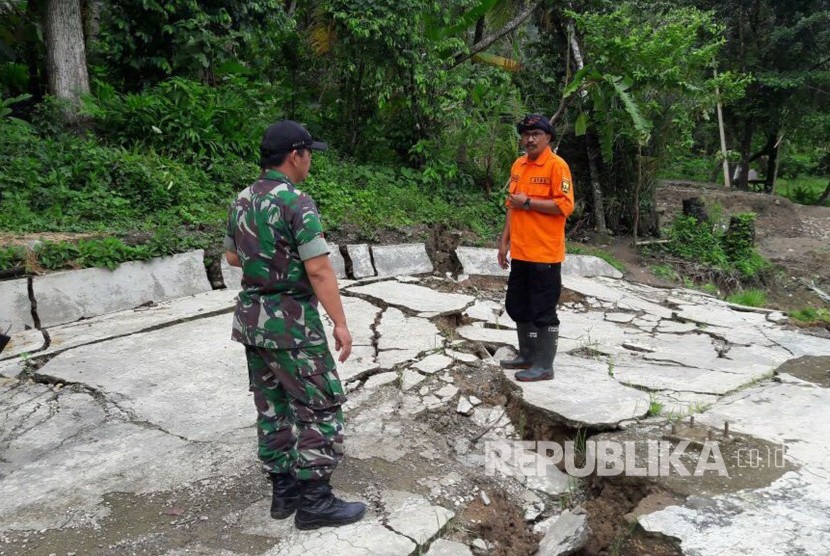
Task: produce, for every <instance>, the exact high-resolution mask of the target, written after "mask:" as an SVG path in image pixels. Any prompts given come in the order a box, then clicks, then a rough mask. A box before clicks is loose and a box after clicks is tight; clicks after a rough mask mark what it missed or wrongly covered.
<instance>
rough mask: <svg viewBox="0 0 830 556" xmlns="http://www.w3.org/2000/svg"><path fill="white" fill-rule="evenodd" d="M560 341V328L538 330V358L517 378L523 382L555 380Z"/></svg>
mask: <svg viewBox="0 0 830 556" xmlns="http://www.w3.org/2000/svg"><path fill="white" fill-rule="evenodd" d="M558 341H559V327H558V326H542V327H541V328H539V329H537V337H536V356H535V357H534V358H533V365H531V366H530V368H529V369H525V370H524V371H519V372H518V373H516V374H515V375H513V376H515V377H516V380H519V381H521V382H534V381H537V380H552V379H553V359H554V358H555V357H556V345H557V343H558Z"/></svg>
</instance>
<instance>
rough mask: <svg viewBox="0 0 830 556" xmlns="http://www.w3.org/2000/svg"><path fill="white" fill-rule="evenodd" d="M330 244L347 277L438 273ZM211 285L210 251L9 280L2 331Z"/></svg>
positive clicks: (577, 271) (470, 260)
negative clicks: (112, 267)
mask: <svg viewBox="0 0 830 556" xmlns="http://www.w3.org/2000/svg"><path fill="white" fill-rule="evenodd" d="M329 247H330V249H331V253H330V258H331V262H332V266H333V267H334V270H335V273H336V275H337V277H338V278H340V279H344V278H349V279H362V278H371V277H390V276H403V275H414V274H431V273H432V272H433V271H434V265H433V263H432V260H431V259H430V257H429V255H428V253H427V249H426V246H425V245H424V244H423V243H413V244H397V245H374V246H373V245H368V244H358V245H347V246H346V247H345V249H343V250H342V252H341V249H340V246H338V245H335V244H329ZM344 255H345V257H344ZM455 255H456V256H457V258H458V260H459V261H460V263H461V266H462V268H463V274H465V275H483V276H507V271H505V270H502V269H501V268H499V266H498V264H497V263H496V255H497V251H496V250H495V249H486V248H480V247H459V248H458V249H457V250H456V252H455ZM563 274H566V275H576V276H610V277H613V278H620V277H621V276H622V275H621V273H619V272H618V271H617V270H616V269H614V268H613V267H611V266H610V265H609V264H608V263H606V262H605V261H602V260H601V259H598V258H597V257H590V256H584V255H569V256H568V259H567V260H566V262H565V263H564V265H563ZM222 277H223V280H224V283H225V286H226V287H228V288H230V289H238V288H239V287H240V286H239V284H240V281H241V278H242V273H241V272H240V270H239V269H238V268H234V267H231V266H230V265H228V263H227V261H226V260H225V258H224V257H222ZM30 289H31V294H30ZM210 289H211V286H210V282H209V281H208V277H207V273H206V271H205V267H204V252H203V251H202V250H198V251H190V252H188V253H180V254H177V255H173V256H170V257H162V258H157V259H153V260H150V261H132V262H127V263H123V264H121V265H119V266H118V267H117V268H116V269H115V270H108V269H101V268H87V269H83V270H70V271H65V272H56V273H54V274H46V275H44V276H34V277H31V278H28V279H18V280H8V281H3V282H0V332H3V331H5V330H6V329H9V328H10V330H11V332H10V333H18V332H22V331H24V330H26V329H30V328H35V327H36V322H35V319H36V318H37V319H38V320H39V323H37V324H39V327H40V328H49V327H53V326H57V325H61V324H66V323H70V322H75V321H77V320H79V319H86V318H92V317H96V316H99V315H104V314H108V313H113V312H117V311H123V310H127V309H132V308H135V307H138V306H141V305H146V304H148V303H158V302H162V301H167V300H170V299H175V298H180V297H186V296H190V295H194V294H198V293H202V292H206V291H209V290H210Z"/></svg>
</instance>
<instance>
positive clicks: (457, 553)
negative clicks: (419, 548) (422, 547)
mask: <svg viewBox="0 0 830 556" xmlns="http://www.w3.org/2000/svg"><path fill="white" fill-rule="evenodd" d="M426 556H473V551H472V550H470V547H469V546H467V545H466V544H461V543H460V542H455V541H448V540H447V539H438V540H436V541H435V542H433V543H432V544H431V545H429V550H428V551H427V553H426Z"/></svg>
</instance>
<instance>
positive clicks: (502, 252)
mask: <svg viewBox="0 0 830 556" xmlns="http://www.w3.org/2000/svg"><path fill="white" fill-rule="evenodd" d="M509 250H510V245H509V244H508V243H507V242H504V241H500V242H499V266H500V267H502V268H503V269H505V270H507V269H508V268H510V261H509V260H508V259H507V252H508V251H509Z"/></svg>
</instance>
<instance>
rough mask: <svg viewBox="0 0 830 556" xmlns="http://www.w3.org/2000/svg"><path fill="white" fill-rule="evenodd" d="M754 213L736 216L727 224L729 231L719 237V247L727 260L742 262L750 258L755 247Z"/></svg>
mask: <svg viewBox="0 0 830 556" xmlns="http://www.w3.org/2000/svg"><path fill="white" fill-rule="evenodd" d="M755 216H756V215H755V213H752V212H747V213H743V214H736V215H735V216H733V217H732V219H731V220H730V222H729V229H727V230H726V233H724V234H723V236H722V237H721V246H722V247H723V252H724V253H725V254H726V257H727V259H729V260H730V261H733V262H735V261H742V260H744V259H749V258H751V257H752V253H753V249H754V246H755Z"/></svg>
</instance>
